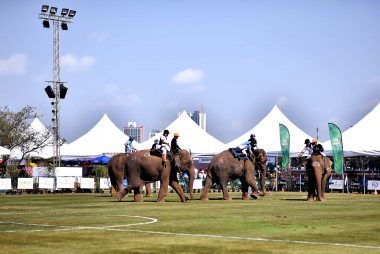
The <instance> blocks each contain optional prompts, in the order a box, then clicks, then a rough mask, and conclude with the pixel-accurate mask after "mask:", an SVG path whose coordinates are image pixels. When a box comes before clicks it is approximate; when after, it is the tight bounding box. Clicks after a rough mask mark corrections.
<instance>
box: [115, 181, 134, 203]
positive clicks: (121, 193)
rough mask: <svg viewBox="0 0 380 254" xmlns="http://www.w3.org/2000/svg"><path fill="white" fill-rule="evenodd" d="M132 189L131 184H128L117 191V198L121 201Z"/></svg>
mask: <svg viewBox="0 0 380 254" xmlns="http://www.w3.org/2000/svg"><path fill="white" fill-rule="evenodd" d="M131 189H132V187H131V186H130V185H128V186H127V188H125V189H123V188H122V189H121V190H120V191H118V192H116V198H117V199H118V200H119V201H121V200H122V198H123V197H125V196H126V195H127V194H128V192H129V191H130V190H131Z"/></svg>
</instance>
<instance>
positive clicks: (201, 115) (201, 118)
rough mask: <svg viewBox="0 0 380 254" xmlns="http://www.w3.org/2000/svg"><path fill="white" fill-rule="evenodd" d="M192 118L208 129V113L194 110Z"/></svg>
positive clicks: (203, 128) (204, 128)
mask: <svg viewBox="0 0 380 254" xmlns="http://www.w3.org/2000/svg"><path fill="white" fill-rule="evenodd" d="M191 119H193V121H194V122H196V123H197V124H198V125H199V127H201V128H202V130H204V131H206V113H205V112H203V111H194V112H193V114H192V116H191Z"/></svg>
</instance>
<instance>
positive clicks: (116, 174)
mask: <svg viewBox="0 0 380 254" xmlns="http://www.w3.org/2000/svg"><path fill="white" fill-rule="evenodd" d="M147 151H148V150H147ZM132 155H133V153H132ZM178 155H179V160H180V163H179V168H177V169H178V170H179V171H180V173H187V174H188V175H189V189H190V199H191V200H192V199H194V192H193V186H194V179H195V170H194V163H193V160H192V159H191V156H190V153H189V152H188V151H187V150H185V149H181V150H180V152H179V154H178ZM158 156H159V155H158ZM127 157H128V154H125V153H120V154H116V155H114V156H112V157H111V159H110V160H109V163H108V174H109V176H110V179H111V185H112V196H116V193H117V192H118V191H121V190H122V189H123V179H124V176H125V175H126V173H125V166H126V163H127ZM114 186H115V187H114ZM145 189H146V196H148V197H149V196H152V189H151V185H150V183H146V184H145Z"/></svg>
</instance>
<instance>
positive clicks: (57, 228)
mask: <svg viewBox="0 0 380 254" xmlns="http://www.w3.org/2000/svg"><path fill="white" fill-rule="evenodd" d="M125 217H133V218H142V219H147V220H149V221H148V222H140V223H132V224H124V225H112V226H103V227H85V226H76V227H75V226H60V225H49V224H28V223H20V222H6V221H0V224H13V225H22V226H36V227H44V228H47V227H51V228H53V229H51V230H46V229H32V230H9V231H1V232H2V233H16V232H46V231H50V232H51V231H53V232H57V231H66V230H74V231H75V230H83V229H89V230H107V231H118V232H136V233H144V234H159V235H174V236H186V237H197V238H198V237H199V238H203V239H204V238H213V239H222V240H244V241H259V242H276V243H292V244H305V245H327V246H338V247H351V248H359V249H376V250H380V246H370V245H358V244H347V243H328V242H311V241H297V240H286V239H282V240H281V239H269V238H261V237H239V236H223V235H209V234H188V233H176V232H163V231H151V230H139V229H122V228H120V227H129V226H136V225H147V224H152V223H156V222H158V220H157V219H155V218H149V217H143V216H125Z"/></svg>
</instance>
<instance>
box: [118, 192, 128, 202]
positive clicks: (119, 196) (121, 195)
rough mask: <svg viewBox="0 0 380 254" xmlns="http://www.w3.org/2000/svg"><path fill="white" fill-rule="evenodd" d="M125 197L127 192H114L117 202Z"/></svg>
mask: <svg viewBox="0 0 380 254" xmlns="http://www.w3.org/2000/svg"><path fill="white" fill-rule="evenodd" d="M125 195H127V191H126V190H121V191H118V192H116V198H117V199H118V200H119V201H121V199H122V198H124V197H125Z"/></svg>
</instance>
